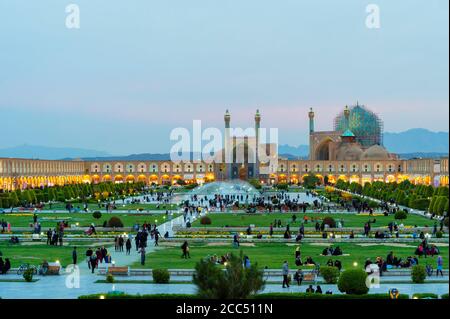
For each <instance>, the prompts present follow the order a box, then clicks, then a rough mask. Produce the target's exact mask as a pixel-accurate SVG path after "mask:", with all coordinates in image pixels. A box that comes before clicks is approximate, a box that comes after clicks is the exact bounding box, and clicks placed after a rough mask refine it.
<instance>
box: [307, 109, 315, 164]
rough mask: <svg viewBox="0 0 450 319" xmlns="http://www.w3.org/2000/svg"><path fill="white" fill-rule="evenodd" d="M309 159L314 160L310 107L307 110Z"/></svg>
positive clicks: (312, 124) (312, 119) (312, 115)
mask: <svg viewBox="0 0 450 319" xmlns="http://www.w3.org/2000/svg"><path fill="white" fill-rule="evenodd" d="M308 116H309V159H310V160H314V155H313V154H314V141H313V133H314V111H313V109H312V107H311V108H310V109H309V113H308Z"/></svg>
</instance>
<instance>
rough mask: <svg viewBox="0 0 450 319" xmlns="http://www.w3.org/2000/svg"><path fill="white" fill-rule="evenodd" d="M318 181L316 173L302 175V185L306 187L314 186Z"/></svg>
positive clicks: (311, 187)
mask: <svg viewBox="0 0 450 319" xmlns="http://www.w3.org/2000/svg"><path fill="white" fill-rule="evenodd" d="M319 183H320V179H319V178H318V177H317V176H316V175H312V174H308V175H305V176H303V187H305V188H308V189H313V188H315V187H316V186H317V185H318V184H319Z"/></svg>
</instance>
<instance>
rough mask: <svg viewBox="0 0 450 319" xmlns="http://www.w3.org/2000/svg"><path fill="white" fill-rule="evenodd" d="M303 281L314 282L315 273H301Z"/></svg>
mask: <svg viewBox="0 0 450 319" xmlns="http://www.w3.org/2000/svg"><path fill="white" fill-rule="evenodd" d="M303 281H313V282H316V274H315V273H306V274H304V275H303Z"/></svg>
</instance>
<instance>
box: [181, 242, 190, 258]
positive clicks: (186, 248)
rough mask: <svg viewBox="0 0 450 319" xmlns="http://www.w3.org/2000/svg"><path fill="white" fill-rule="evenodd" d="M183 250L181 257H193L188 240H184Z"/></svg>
mask: <svg viewBox="0 0 450 319" xmlns="http://www.w3.org/2000/svg"><path fill="white" fill-rule="evenodd" d="M181 251H182V252H183V254H182V255H181V258H191V256H190V255H189V244H188V242H187V241H184V243H183V245H181Z"/></svg>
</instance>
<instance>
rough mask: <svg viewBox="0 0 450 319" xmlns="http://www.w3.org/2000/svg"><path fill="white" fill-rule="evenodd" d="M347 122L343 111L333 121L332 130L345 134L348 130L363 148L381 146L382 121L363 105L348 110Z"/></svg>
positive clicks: (357, 104)
mask: <svg viewBox="0 0 450 319" xmlns="http://www.w3.org/2000/svg"><path fill="white" fill-rule="evenodd" d="M347 112H348V121H347V119H346V114H345V110H344V111H342V112H341V113H339V114H338V115H337V116H336V118H335V119H334V130H335V131H342V132H345V131H347V130H350V131H351V132H353V133H354V134H355V136H356V141H357V142H359V143H360V144H361V145H362V146H363V147H364V148H368V147H370V146H372V145H383V121H382V120H381V119H380V118H379V116H378V115H377V114H376V113H374V112H372V111H370V110H368V109H367V108H366V107H365V106H364V105H359V103H356V105H354V106H352V107H350V108H349V109H348V111H347Z"/></svg>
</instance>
